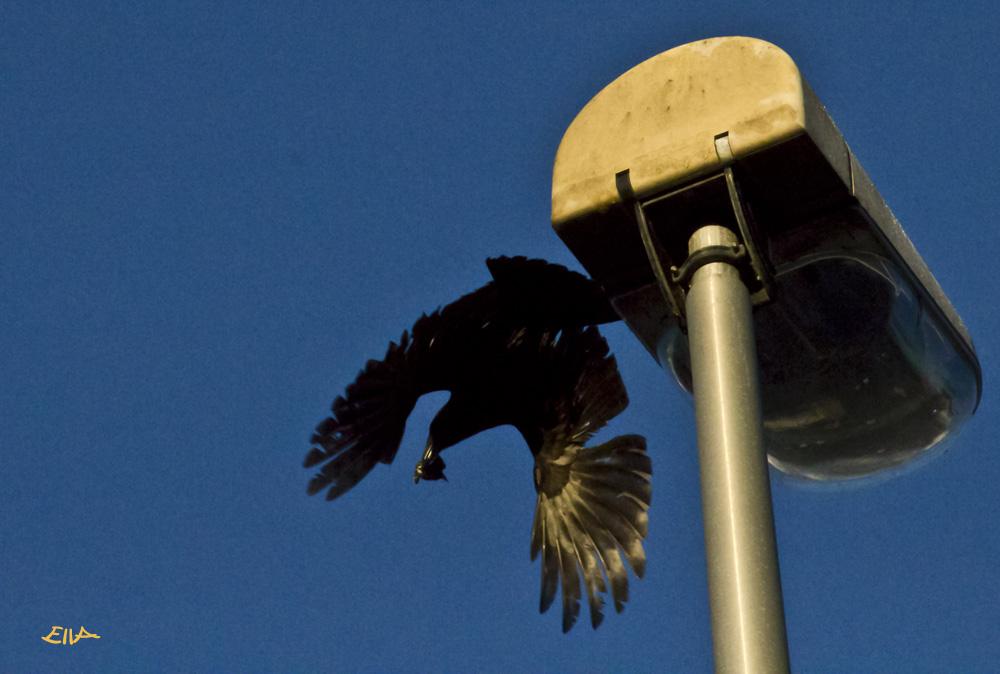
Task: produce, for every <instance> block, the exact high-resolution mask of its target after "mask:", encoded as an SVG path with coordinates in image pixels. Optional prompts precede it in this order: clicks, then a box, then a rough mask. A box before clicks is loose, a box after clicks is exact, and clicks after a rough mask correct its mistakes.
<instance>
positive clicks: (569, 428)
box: [531, 329, 653, 632]
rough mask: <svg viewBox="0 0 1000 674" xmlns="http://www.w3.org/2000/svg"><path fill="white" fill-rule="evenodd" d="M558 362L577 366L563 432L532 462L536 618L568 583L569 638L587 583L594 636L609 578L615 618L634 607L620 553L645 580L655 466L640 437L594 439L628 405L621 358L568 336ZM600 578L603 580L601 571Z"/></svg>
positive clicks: (594, 337) (599, 343) (592, 336)
mask: <svg viewBox="0 0 1000 674" xmlns="http://www.w3.org/2000/svg"><path fill="white" fill-rule="evenodd" d="M556 352H557V353H559V356H558V358H561V359H564V360H566V361H569V362H571V363H572V362H574V361H578V362H579V363H580V365H579V366H578V367H570V368H569V369H567V370H565V371H566V372H572V373H574V374H575V375H576V381H575V385H574V388H573V393H572V396H570V397H568V398H563V399H561V400H559V401H557V403H556V404H557V409H556V410H555V411H556V413H557V414H558V418H559V424H558V425H557V426H555V427H554V428H553V429H551V430H550V431H548V432H547V433H546V434H545V437H544V440H543V446H542V449H541V450H540V451H539V452H538V454H537V455H536V456H535V488H536V490H537V491H538V501H537V504H536V507H535V522H534V526H533V528H532V532H531V559H532V560H534V559H536V558H537V556H538V554H539V552H541V554H542V591H541V602H540V606H539V609H540V610H541V611H542V612H544V611H546V610H548V608H549V606H551V605H552V602H553V600H554V599H555V594H556V589H557V587H558V586H559V584H560V583H559V581H560V577H561V579H562V598H563V631H564V632H566V631H568V630H569V629H570V628H571V627H572V626H573V624H574V623H575V622H576V618H577V616H578V615H579V612H580V598H581V592H580V581H581V579H582V581H583V586H584V588H585V590H586V593H587V600H588V603H589V604H590V621H591V624H592V625H593V626H594V627H595V628H596V627H597V626H598V625H599V624H600V623H601V621H602V620H603V619H604V616H603V613H602V608H603V606H604V598H603V596H602V595H603V594H604V593H606V592H607V589H608V588H607V584H605V580H604V574H605V573H606V574H607V580H608V584H609V585H610V587H611V596H612V598H613V600H614V604H615V610H616V611H618V612H621V611H622V609H623V608H624V603H625V602H626V601H628V574H627V572H626V571H625V567H624V565H623V564H622V560H621V557H620V554H619V551H621V553H623V554H624V555H625V559H627V560H628V562H629V565H630V566H631V567H632V570H633V572H634V573H635V574H636V576H638V577H640V578H641V577H642V575H643V573H644V571H645V565H646V558H645V554H644V552H643V549H642V541H643V540H644V539H645V538H646V533H647V528H648V524H647V523H648V520H647V516H646V509H647V508H649V504H650V498H651V495H652V490H651V486H650V482H649V478H650V477H651V475H652V470H653V469H652V463H651V462H650V460H649V457H648V456H647V455H646V440H645V438H643V437H642V436H639V435H625V436H620V437H617V438H614V439H613V440H611V441H609V442H606V443H604V444H601V445H597V446H595V447H584V446H583V444H584V443H585V442H586V440H587V439H589V438H590V436H591V435H592V434H593V433H594V432H595V431H596V430H597V429H599V428H600V427H602V426H604V424H605V423H606V422H607V421H608V420H609V419H611V418H612V417H614V416H616V415H617V414H618V413H619V412H621V411H622V410H623V409H625V407H626V406H627V405H628V397H627V395H626V393H625V387H624V384H622V381H621V377H620V376H619V375H618V369H617V366H616V364H615V361H614V358H613V357H610V356H607V352H608V348H607V344H606V343H605V342H604V339H603V338H601V337H600V336H599V335H598V334H597V331H596V329H590V330H587V331H584V332H583V333H573V332H570V333H564V335H563V336H562V338H561V339H560V343H559V344H558V345H557V349H556ZM602 569H603V571H602Z"/></svg>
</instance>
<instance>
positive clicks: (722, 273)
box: [686, 225, 789, 674]
mask: <svg viewBox="0 0 1000 674" xmlns="http://www.w3.org/2000/svg"><path fill="white" fill-rule="evenodd" d="M736 242H737V238H736V236H735V235H734V234H733V233H732V232H730V231H729V230H727V229H725V228H723V227H718V226H715V225H711V226H707V227H703V228H701V229H699V230H698V231H697V232H695V234H694V235H693V236H692V237H691V240H690V242H689V251H690V252H694V251H695V250H699V249H701V248H703V247H705V246H709V245H730V244H733V243H736ZM686 313H687V324H688V339H689V343H690V348H691V371H692V376H693V382H694V407H695V419H696V422H697V426H698V461H699V466H700V471H701V498H702V512H703V516H704V523H705V554H706V557H707V561H708V594H709V604H710V607H711V613H712V642H713V650H714V654H715V671H716V672H719V673H723V672H725V673H727V674H728V673H730V672H738V673H740V674H761V673H767V674H771V673H781V672H788V671H789V662H788V639H787V635H786V633H785V611H784V605H783V603H782V597H781V577H780V573H779V570H778V550H777V545H776V542H775V535H774V513H773V510H772V508H771V486H770V482H769V478H768V470H767V456H766V454H765V452H764V442H763V437H762V425H761V412H760V393H759V386H758V382H757V355H756V345H755V342H754V335H753V316H752V312H751V304H750V294H749V292H748V291H747V288H746V286H745V285H744V284H743V282H742V281H741V280H740V276H739V272H738V270H737V269H736V267H734V266H732V265H730V264H729V263H727V262H710V263H708V264H705V265H704V266H703V267H701V268H699V269H698V270H697V271H695V273H694V275H693V277H692V280H691V289H690V291H689V292H688V295H687V302H686Z"/></svg>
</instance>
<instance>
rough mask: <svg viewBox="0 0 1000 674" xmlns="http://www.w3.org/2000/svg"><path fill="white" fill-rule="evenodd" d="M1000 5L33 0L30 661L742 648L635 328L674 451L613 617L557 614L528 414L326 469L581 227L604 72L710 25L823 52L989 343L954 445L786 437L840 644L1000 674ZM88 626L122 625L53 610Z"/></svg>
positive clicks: (12, 118)
mask: <svg viewBox="0 0 1000 674" xmlns="http://www.w3.org/2000/svg"><path fill="white" fill-rule="evenodd" d="M997 25H1000V10H998V8H997V5H996V3H994V2H985V1H983V2H978V1H970V2H963V3H951V4H950V5H947V6H945V5H942V4H941V3H937V2H909V3H875V2H865V3H861V2H843V3H813V2H801V3H795V2H761V3H753V2H715V1H712V0H706V1H703V2H697V3H695V2H684V3H681V2H666V1H664V2H656V3H652V2H633V3H629V2H616V3H595V2H573V3H568V2H567V3H551V2H533V3H513V2H509V3H478V2H477V3H471V2H470V3H459V2H451V3H441V2H421V3H336V2H294V3H284V4H282V5H281V7H280V8H278V6H277V5H271V4H266V3H246V2H231V3H223V2H175V3H146V4H140V3H111V2H90V3H72V2H46V1H39V2H31V3H27V2H22V3H5V4H4V5H2V6H0V82H2V88H0V158H2V160H0V235H2V236H0V315H2V317H3V318H2V320H0V346H2V349H3V351H2V354H3V355H2V357H0V451H2V457H3V471H2V477H0V485H2V490H0V543H2V548H3V554H2V555H0V578H2V579H3V580H2V582H0V607H2V610H0V670H3V671H12V672H13V671H102V672H115V671H139V670H141V671H151V672H170V671H284V672H308V671H317V670H323V671H338V672H339V671H371V672H395V671H428V672H432V671H449V672H460V671H461V672H467V671H483V672H490V671H496V672H501V671H503V672H507V671H525V672H527V671H531V672H541V671H552V672H557V671H566V672H611V671H630V672H652V671H658V672H663V671H666V672H693V671H709V670H710V668H711V662H712V660H711V658H712V656H711V639H710V634H709V615H708V606H707V594H706V592H707V589H706V580H705V561H704V544H703V539H702V529H701V503H700V495H699V487H698V473H697V457H696V448H695V441H694V426H693V407H692V404H691V401H690V399H689V398H688V397H687V396H686V394H683V393H682V392H681V391H680V389H679V388H678V387H677V386H676V385H675V384H674V383H673V382H672V381H669V380H668V379H667V377H666V376H665V375H664V374H663V373H662V372H661V371H660V370H659V369H658V367H657V366H656V363H655V362H654V361H653V360H652V359H651V358H650V357H649V355H648V354H647V353H646V352H645V351H644V350H643V348H642V347H641V346H640V345H639V343H638V342H637V341H636V340H635V339H634V338H633V337H632V335H631V334H630V333H629V332H628V331H627V329H626V328H625V327H624V326H623V325H621V324H617V325H613V326H609V327H608V328H607V329H605V330H604V331H603V332H604V334H606V335H607V338H608V341H609V343H610V344H611V347H612V350H613V351H614V352H615V353H616V355H617V358H618V363H619V366H620V369H621V371H622V376H623V379H624V381H625V384H626V386H627V387H628V389H629V392H630V397H631V400H632V404H631V406H630V407H629V409H628V410H627V411H626V412H625V413H624V414H622V415H621V416H620V417H618V418H617V419H616V420H615V421H614V422H613V423H612V424H611V426H610V428H609V429H607V431H606V432H605V434H604V435H602V436H600V437H602V438H604V437H611V435H612V434H614V435H618V434H623V433H641V434H643V435H645V436H646V437H647V438H648V443H649V452H650V455H651V456H652V459H653V464H654V478H653V489H654V498H653V506H652V508H651V509H650V511H649V515H650V534H649V539H648V541H647V543H646V553H647V558H648V564H647V570H646V577H645V578H644V579H643V580H641V581H635V580H634V581H633V583H632V592H631V600H630V602H629V604H628V606H627V608H626V609H625V611H624V613H622V614H621V615H610V616H609V617H608V619H606V620H605V622H604V624H603V625H602V626H601V628H600V629H599V630H597V631H596V632H594V631H592V630H591V629H590V628H589V626H587V624H586V623H585V622H581V623H580V624H578V625H577V627H576V628H575V629H574V630H573V631H572V632H570V633H569V634H567V635H563V634H562V633H561V632H560V616H559V611H558V609H554V610H551V611H550V612H549V613H547V614H545V615H543V616H539V615H538V613H537V602H538V590H539V576H540V569H539V565H538V564H537V563H535V564H532V563H530V562H529V559H528V543H529V539H530V529H531V521H532V513H533V508H534V489H533V486H532V481H531V478H530V475H531V459H530V454H529V453H528V451H527V449H526V447H525V445H524V443H523V441H522V439H521V438H520V436H518V435H517V434H516V432H515V431H514V430H513V429H511V428H502V429H497V430H494V431H491V432H489V433H486V434H483V435H481V436H479V437H477V438H475V439H473V440H471V441H468V442H466V443H465V444H464V445H463V446H461V447H458V448H455V449H452V450H450V451H449V455H450V456H448V457H446V458H448V468H449V470H448V476H449V479H450V482H448V483H432V484H428V483H421V484H420V485H418V486H414V485H413V483H412V481H411V479H410V478H411V475H412V470H413V464H414V462H416V460H417V459H418V458H419V454H420V452H421V450H422V448H423V442H424V439H425V437H426V432H427V424H428V422H429V420H430V418H431V417H432V416H433V414H434V413H435V411H436V409H437V407H438V406H440V405H441V404H442V402H443V401H444V396H442V395H440V394H439V395H437V396H431V397H428V398H425V399H424V400H422V401H421V403H420V404H419V405H418V407H417V409H416V410H415V412H414V415H413V416H412V417H411V420H410V423H409V425H408V432H407V435H406V437H405V438H404V440H403V445H402V447H401V449H400V452H399V456H398V460H397V461H396V463H395V464H393V465H392V466H391V467H385V466H379V467H378V468H377V469H376V470H375V471H374V472H373V473H372V474H371V475H370V476H369V477H368V478H367V479H366V480H365V481H364V482H363V483H362V484H361V485H359V486H358V487H357V488H356V489H355V490H354V491H353V492H351V493H350V494H348V495H347V496H345V497H344V498H342V499H340V500H339V501H337V502H334V503H327V502H325V501H324V500H322V499H321V498H320V497H309V496H307V495H306V492H305V487H306V483H307V481H308V478H309V476H310V474H311V471H307V470H305V469H303V468H302V467H301V462H302V458H303V456H304V454H305V452H306V450H307V448H308V440H309V436H310V434H311V432H312V429H313V427H314V426H315V425H316V423H318V422H319V421H320V420H322V419H323V418H324V417H325V416H326V414H327V410H328V406H329V404H330V402H331V401H332V400H333V398H334V397H335V396H337V395H339V394H340V393H341V392H342V391H343V389H344V387H345V386H346V385H347V384H348V383H349V382H350V381H352V380H353V378H354V376H355V375H356V374H357V371H358V370H359V369H360V368H361V367H362V366H363V364H364V362H365V361H366V360H367V359H369V358H376V357H381V355H382V354H383V353H384V351H385V348H386V345H387V344H388V342H389V340H390V339H396V338H398V336H399V334H400V333H401V332H402V331H403V330H404V329H407V328H409V327H410V325H411V324H412V323H413V321H414V319H415V318H417V317H418V316H419V315H420V313H421V312H423V311H430V310H433V309H434V308H436V307H437V306H438V305H441V304H445V303H447V302H450V301H451V300H453V299H455V298H457V297H458V296H459V295H460V294H462V293H464V292H467V291H469V290H472V289H474V288H477V287H479V286H480V285H482V284H483V283H485V282H486V281H487V280H488V279H489V276H488V272H487V270H486V267H485V265H484V260H485V258H486V257H489V256H495V255H499V254H524V255H529V256H533V257H542V258H546V259H549V260H552V261H555V262H559V263H562V264H567V265H569V266H571V267H573V268H576V269H579V265H578V264H577V263H576V262H575V260H574V259H573V258H572V256H571V254H570V253H569V251H568V250H567V249H566V248H565V247H564V246H563V245H562V243H561V242H560V241H559V240H558V238H557V237H556V235H555V234H554V233H553V231H552V230H551V227H550V225H549V214H550V210H549V209H550V202H549V193H550V185H551V170H552V162H553V159H554V156H555V151H556V147H557V145H558V143H559V140H560V138H561V136H562V133H563V132H564V131H565V129H566V127H567V126H568V125H569V123H570V122H571V121H572V120H573V117H574V116H575V115H576V113H577V112H578V111H579V110H580V109H581V108H582V107H583V106H584V105H585V104H586V102H587V101H588V100H589V99H590V98H591V97H592V96H594V95H595V94H596V93H597V92H599V91H600V90H601V89H602V88H603V87H604V86H605V85H606V84H608V83H609V82H611V81H612V80H613V79H614V78H616V77H617V76H618V75H620V74H621V73H623V72H625V71H626V70H627V69H629V68H631V67H632V66H634V65H636V64H638V63H639V62H641V61H643V60H645V59H647V58H649V57H651V56H654V55H655V54H658V53H660V52H662V51H665V50H667V49H670V48H671V47H674V46H677V45H680V44H684V43H686V42H690V41H693V40H697V39H701V38H706V37H713V36H720V35H749V36H753V37H759V38H762V39H765V40H768V41H770V42H773V43H774V44H776V45H778V46H780V47H781V48H782V49H784V50H785V51H786V52H788V53H789V54H790V55H791V56H792V58H793V59H795V61H796V63H797V64H798V65H799V67H800V69H801V70H802V72H803V73H804V75H805V77H806V78H807V79H808V80H809V82H810V84H811V85H812V87H813V89H814V90H815V91H816V92H817V94H818V95H819V97H820V98H821V100H822V101H823V102H824V103H825V104H826V106H827V109H828V110H829V112H830V114H831V115H832V117H833V118H834V120H835V121H836V122H837V124H838V126H839V128H840V130H841V132H842V133H843V134H844V136H845V138H846V139H847V142H848V143H849V144H850V145H851V148H852V149H853V150H854V152H855V153H856V154H857V156H858V157H859V159H860V161H861V162H862V164H863V165H864V167H865V168H866V170H867V171H868V173H869V175H870V176H871V177H872V178H873V180H874V182H875V184H876V186H877V187H878V188H879V190H880V191H881V193H882V196H883V197H884V198H885V200H886V202H887V203H888V204H889V206H890V207H891V208H892V209H893V211H894V213H895V215H896V216H897V217H898V218H899V220H900V222H901V223H902V225H903V227H904V228H905V229H906V231H907V233H908V234H909V236H910V238H911V240H912V241H913V242H914V244H915V245H916V247H917V249H918V250H919V251H920V252H921V254H922V255H923V257H924V259H925V261H926V262H927V264H928V266H929V267H930V268H931V270H932V271H933V272H934V274H935V275H936V277H937V278H938V280H939V281H940V283H941V285H942V286H943V288H944V290H945V292H946V293H947V294H948V296H949V297H950V298H951V300H952V303H953V304H954V305H955V307H956V308H957V310H958V312H959V314H961V316H962V317H963V319H964V320H965V322H966V325H967V326H968V328H969V331H970V333H971V334H972V336H973V339H974V340H975V341H976V345H977V349H978V352H979V357H980V360H981V363H982V367H983V379H984V395H983V399H982V403H981V405H980V407H979V410H978V412H977V414H976V416H975V417H974V418H973V419H972V421H971V422H970V423H969V424H968V425H967V426H966V427H965V428H964V429H963V431H962V432H961V433H960V434H959V435H958V436H957V437H956V438H955V439H954V440H953V441H952V442H951V443H950V445H949V450H948V451H947V452H945V453H944V454H943V455H942V456H941V457H940V458H939V459H938V460H937V461H934V462H931V463H929V464H928V465H927V466H925V467H923V468H921V469H920V470H916V471H912V472H910V473H906V474H904V475H902V476H899V477H897V478H895V479H893V480H890V481H887V482H883V483H880V484H876V485H870V486H864V487H860V488H856V489H849V490H832V491H831V490H820V491H817V490H814V489H803V488H801V487H798V486H796V485H794V484H790V483H788V481H787V480H784V479H783V478H781V477H780V476H778V475H774V474H772V484H773V492H774V510H775V518H776V527H777V536H778V544H779V552H780V559H781V570H782V582H783V586H784V593H785V611H786V617H787V623H788V636H789V648H790V653H791V661H792V665H793V669H794V670H795V671H802V672H843V671H871V672H875V671H878V672H891V671H898V672H958V671H962V672H973V671H975V672H989V671H1000V664H998V663H1000V601H998V599H1000V576H998V568H997V567H998V564H997V562H998V560H1000V545H998V541H997V525H998V522H1000V500H998V498H997V487H996V485H997V483H998V478H1000V456H998V454H997V452H996V449H995V441H994V439H995V437H996V435H997V430H998V428H997V410H996V406H995V402H994V401H995V400H996V399H995V397H994V396H993V393H992V391H993V388H992V386H993V382H994V380H995V374H996V371H997V368H998V365H1000V364H998V362H997V358H996V352H997V346H998V338H997V334H998V331H997V327H998V326H997V316H998V314H997V311H996V310H995V299H994V298H995V297H996V295H997V290H998V281H997V280H996V276H995V268H996V261H997V259H1000V256H998V254H1000V250H998V248H1000V247H998V245H997V240H998V239H997V236H996V234H995V233H994V231H993V228H994V226H995V222H996V220H997V216H998V215H1000V208H998V198H997V189H996V185H997V183H998V171H997V168H996V165H995V162H994V157H995V156H997V154H998V150H1000V148H998V133H997V125H996V119H995V118H996V113H997V110H998V109H1000V100H998V98H1000V97H998V88H997V74H996V63H997V62H998V56H1000V53H998V52H1000V43H998V41H997V40H996V26H997ZM53 625H59V626H64V627H70V628H72V629H74V631H76V630H77V629H78V628H79V627H80V626H82V627H84V628H85V629H86V630H87V631H88V632H91V633H94V634H98V635H100V637H101V638H100V639H99V640H98V639H86V640H83V641H80V642H78V643H77V644H74V645H71V646H70V645H65V646H64V645H62V644H59V645H53V644H49V643H46V642H45V641H43V640H42V637H45V636H46V635H47V634H49V632H50V631H51V627H52V626H53Z"/></svg>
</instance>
